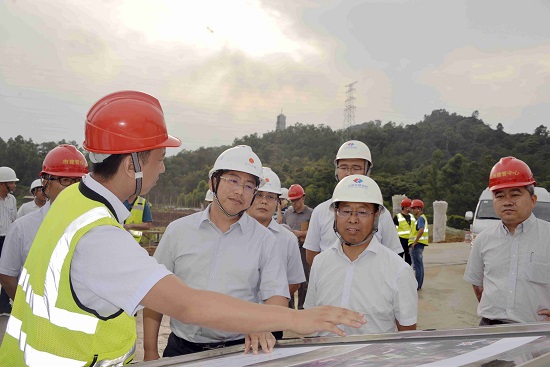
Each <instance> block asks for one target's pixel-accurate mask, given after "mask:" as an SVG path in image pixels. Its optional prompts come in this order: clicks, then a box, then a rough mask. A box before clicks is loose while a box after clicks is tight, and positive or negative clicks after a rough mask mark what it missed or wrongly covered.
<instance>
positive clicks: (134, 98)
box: [0, 91, 365, 366]
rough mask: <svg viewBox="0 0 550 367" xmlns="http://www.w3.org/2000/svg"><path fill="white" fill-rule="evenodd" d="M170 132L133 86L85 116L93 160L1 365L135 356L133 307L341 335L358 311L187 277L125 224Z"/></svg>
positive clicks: (24, 296) (254, 327)
mask: <svg viewBox="0 0 550 367" xmlns="http://www.w3.org/2000/svg"><path fill="white" fill-rule="evenodd" d="M180 144H181V142H180V140H179V139H177V138H174V137H172V136H170V135H168V133H167V129H166V124H165V122H164V114H163V111H162V108H161V105H160V103H159V101H158V100H157V99H156V98H154V97H153V96H151V95H148V94H146V93H142V92H137V91H121V92H116V93H112V94H109V95H107V96H105V97H103V98H101V99H100V100H99V101H97V102H96V103H95V104H94V105H93V106H92V108H91V109H90V111H89V112H88V115H87V119H86V121H85V141H84V148H85V149H86V150H88V151H89V152H90V160H91V161H92V162H93V165H92V167H91V173H89V174H88V175H86V176H85V177H84V178H83V179H82V181H81V182H80V184H78V185H71V186H69V187H67V188H66V189H64V190H63V192H61V193H60V194H59V195H58V197H57V198H56V201H55V203H54V205H52V207H51V208H50V211H49V212H48V214H47V215H46V217H45V218H44V221H43V223H42V226H41V227H40V229H39V230H38V233H37V234H36V239H35V241H39V242H40V246H33V247H31V250H30V252H29V255H28V257H27V261H26V262H25V265H24V267H23V270H22V273H21V277H20V278H19V284H18V286H17V292H16V296H15V301H14V305H13V310H12V313H11V316H10V319H9V321H8V324H7V327H6V333H5V335H4V339H3V341H2V345H1V347H0V365H1V366H25V365H28V366H96V365H97V366H115V365H116V366H118V365H122V364H128V363H130V362H131V361H132V359H133V356H134V351H135V342H136V321H135V317H134V315H135V313H136V312H137V311H138V310H140V309H142V308H143V307H148V308H150V309H153V310H155V311H157V312H161V313H163V314H165V315H168V316H170V317H172V318H175V319H178V320H180V321H182V322H184V323H189V324H197V325H200V326H205V327H210V328H215V329H218V330H225V331H238V332H243V333H254V332H262V331H276V330H292V331H294V332H297V333H300V334H310V333H312V332H314V331H318V330H328V331H333V332H335V333H337V334H339V335H343V334H344V333H343V332H342V331H341V330H340V329H339V328H338V327H337V326H336V325H338V324H346V325H351V326H356V327H359V326H360V325H362V324H364V323H365V319H364V317H363V315H361V314H359V313H357V312H352V311H349V310H345V309H342V308H335V307H334V308H325V309H316V310H312V312H308V311H309V310H308V311H293V310H289V309H288V308H285V307H278V306H269V305H259V304H254V303H252V302H245V301H242V300H239V299H236V298H233V297H229V296H226V295H222V294H219V293H215V292H211V291H207V290H198V289H193V288H191V287H189V286H187V285H186V284H185V283H183V281H181V280H180V279H179V278H178V277H176V276H175V275H174V274H172V273H170V272H169V271H168V270H167V269H166V267H165V266H163V265H160V264H158V262H157V261H156V260H155V259H154V258H152V257H150V256H149V255H148V253H147V251H146V250H144V249H143V248H141V247H140V246H139V245H138V244H137V242H136V241H135V240H134V238H133V236H132V235H131V234H130V233H129V232H127V231H126V230H124V228H123V226H122V223H123V222H124V220H125V219H126V218H127V217H128V216H129V214H130V213H129V211H128V209H126V207H125V206H124V204H123V201H124V200H126V199H128V198H129V197H130V196H132V195H136V196H137V195H139V194H140V193H142V194H146V193H147V192H148V191H149V190H150V189H151V188H152V187H153V186H154V185H155V184H156V182H157V180H158V178H159V176H160V174H162V173H163V172H164V170H165V167H164V156H165V153H166V148H168V147H178V146H180Z"/></svg>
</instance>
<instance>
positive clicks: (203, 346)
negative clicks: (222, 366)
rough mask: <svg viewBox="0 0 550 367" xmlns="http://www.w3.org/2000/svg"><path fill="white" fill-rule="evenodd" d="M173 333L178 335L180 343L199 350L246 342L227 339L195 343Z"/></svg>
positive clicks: (177, 338)
mask: <svg viewBox="0 0 550 367" xmlns="http://www.w3.org/2000/svg"><path fill="white" fill-rule="evenodd" d="M173 335H174V336H175V337H176V340H177V341H178V343H180V344H181V345H184V346H186V347H188V348H190V349H193V350H196V351H197V352H202V351H204V350H211V349H218V348H225V347H230V346H232V345H239V344H244V339H238V340H227V341H223V342H219V343H193V342H190V341H189V340H185V339H182V338H180V337H179V336H177V335H176V334H173Z"/></svg>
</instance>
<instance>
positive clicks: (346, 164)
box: [304, 140, 403, 265]
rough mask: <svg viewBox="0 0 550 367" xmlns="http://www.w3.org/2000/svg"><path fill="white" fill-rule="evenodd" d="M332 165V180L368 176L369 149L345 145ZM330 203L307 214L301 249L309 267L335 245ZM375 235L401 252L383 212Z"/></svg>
mask: <svg viewBox="0 0 550 367" xmlns="http://www.w3.org/2000/svg"><path fill="white" fill-rule="evenodd" d="M334 166H335V173H334V177H335V178H336V181H338V182H339V181H341V180H342V179H343V178H344V177H347V176H350V175H365V176H369V175H370V172H371V170H372V158H371V154H370V149H369V147H368V146H367V145H366V144H365V143H363V142H361V141H359V140H350V141H347V142H345V143H344V144H342V146H341V147H340V149H338V153H336V159H335V160H334ZM331 203H332V199H328V200H327V201H324V202H322V203H321V204H319V205H317V206H316V207H315V209H314V210H313V214H312V215H311V221H310V223H309V230H308V233H307V237H306V241H305V243H304V248H305V249H306V250H307V253H306V256H307V261H308V263H309V264H310V265H311V264H312V263H313V258H314V257H315V256H316V255H317V254H319V253H320V252H321V251H324V250H326V249H328V248H331V247H332V246H333V245H335V244H336V243H339V240H338V237H337V236H336V234H335V233H334V229H333V225H334V213H333V212H332V211H331V210H330V205H331ZM375 236H376V237H378V241H380V243H381V244H382V245H384V246H386V247H387V248H389V249H390V250H392V251H394V252H395V253H396V254H401V253H402V252H403V249H402V248H401V242H400V241H399V237H398V236H397V231H396V230H395V225H394V224H393V220H392V217H391V214H390V212H389V211H388V210H387V209H386V210H383V211H382V212H381V214H380V219H379V223H378V231H377V232H376V233H375Z"/></svg>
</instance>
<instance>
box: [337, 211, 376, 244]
mask: <svg viewBox="0 0 550 367" xmlns="http://www.w3.org/2000/svg"><path fill="white" fill-rule="evenodd" d="M332 229H334V233H336V237H338V239H339V240H340V242H342V243H343V244H344V245H346V246H350V247H355V246H361V245H364V244H365V243H367V242H369V241H370V240H372V237H373V236H374V234H375V233H376V232H378V217H376V218H375V219H374V226H373V227H372V231H371V233H369V235H368V236H367V237H366V238H365V239H364V240H363V241H361V242H359V243H351V242H348V241H346V240H345V239H344V237H342V235H341V234H340V232H338V229H336V218H334V224H333V225H332Z"/></svg>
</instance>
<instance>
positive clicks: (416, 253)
mask: <svg viewBox="0 0 550 367" xmlns="http://www.w3.org/2000/svg"><path fill="white" fill-rule="evenodd" d="M411 211H412V213H413V215H414V217H415V222H414V225H413V226H411V237H410V238H409V246H410V249H409V251H410V254H411V260H412V265H413V268H414V274H415V277H416V282H417V283H418V290H420V289H422V284H423V283H424V260H423V253H424V248H425V247H426V246H428V239H429V235H428V233H429V232H428V218H426V216H425V215H424V203H423V202H422V200H420V199H414V200H413V201H412V202H411Z"/></svg>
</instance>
